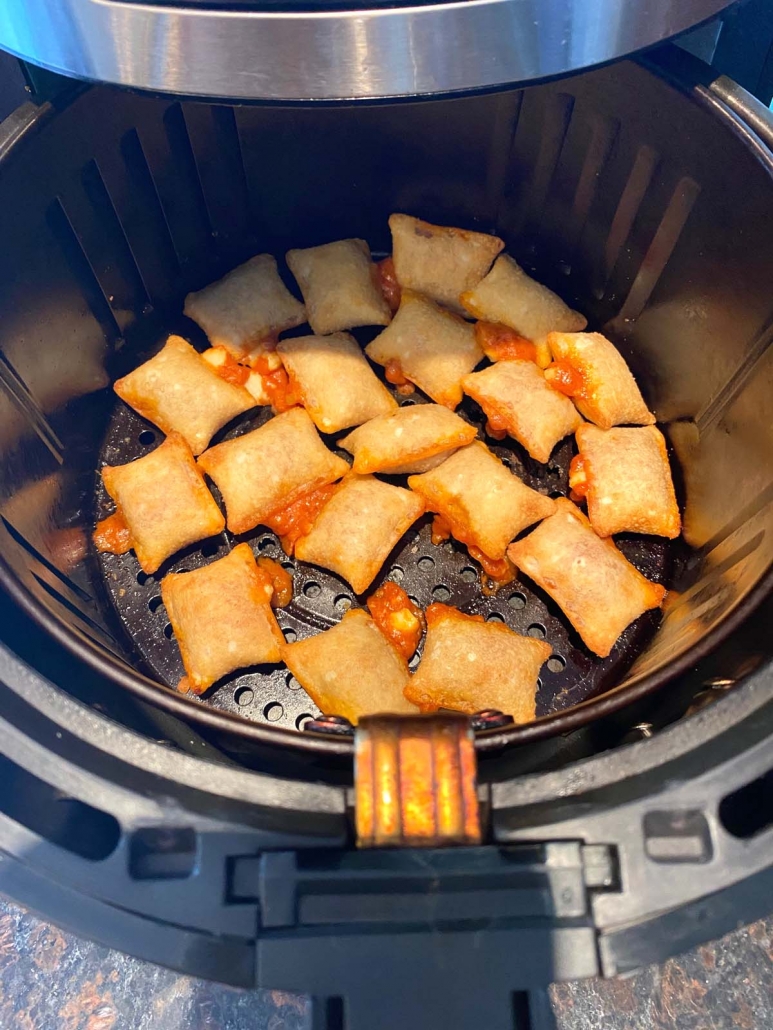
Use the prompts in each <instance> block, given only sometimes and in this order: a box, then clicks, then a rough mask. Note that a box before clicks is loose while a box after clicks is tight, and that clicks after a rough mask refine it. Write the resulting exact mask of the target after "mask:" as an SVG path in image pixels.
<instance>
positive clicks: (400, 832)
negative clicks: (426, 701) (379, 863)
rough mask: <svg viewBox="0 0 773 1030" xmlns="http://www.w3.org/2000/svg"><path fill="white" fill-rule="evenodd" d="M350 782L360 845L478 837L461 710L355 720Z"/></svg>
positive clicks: (469, 737)
mask: <svg viewBox="0 0 773 1030" xmlns="http://www.w3.org/2000/svg"><path fill="white" fill-rule="evenodd" d="M354 783H355V826H356V832H357V844H358V846H359V847H361V848H383V847H414V848H415V847H438V846H442V845H446V844H479V843H480V840H481V823H480V806H479V803H478V793H477V762H476V758H475V742H474V735H473V729H472V726H471V723H470V720H469V719H468V718H466V717H465V716H461V715H453V714H448V715H445V714H443V715H436V716H433V717H431V718H429V717H426V716H396V715H395V716H389V715H377V716H368V717H366V718H363V719H361V720H360V723H359V725H358V727H357V732H356V735H355V781H354Z"/></svg>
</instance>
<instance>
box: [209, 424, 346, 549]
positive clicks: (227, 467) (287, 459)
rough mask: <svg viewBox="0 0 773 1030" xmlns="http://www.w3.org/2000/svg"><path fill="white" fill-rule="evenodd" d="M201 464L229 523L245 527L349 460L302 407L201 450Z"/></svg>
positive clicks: (335, 474) (340, 470) (328, 479)
mask: <svg viewBox="0 0 773 1030" xmlns="http://www.w3.org/2000/svg"><path fill="white" fill-rule="evenodd" d="M199 467H200V468H201V469H203V471H204V472H206V473H207V475H208V476H210V477H211V478H212V479H213V480H214V481H215V483H216V484H217V488H218V490H219V491H220V493H221V494H222V495H223V500H224V501H225V510H226V514H227V516H228V528H229V529H230V530H231V532H232V533H246V532H247V530H248V529H252V528H253V527H254V526H257V525H258V523H260V522H264V520H265V519H267V518H268V517H269V516H270V515H272V514H273V513H274V512H275V511H278V510H279V509H280V508H286V507H287V506H288V505H289V504H292V503H293V501H295V500H297V499H298V498H299V497H300V496H301V495H302V494H305V493H310V492H311V491H312V490H316V488H317V487H318V486H324V485H325V484H326V483H332V482H333V481H334V480H336V479H340V478H341V476H343V475H344V474H345V473H346V472H348V471H349V465H348V464H347V462H345V461H344V460H343V458H339V457H338V455H336V454H333V452H332V451H329V450H328V449H327V447H325V445H324V443H323V442H322V441H321V440H320V438H319V434H318V433H317V430H316V429H315V428H314V423H313V422H312V421H311V419H310V418H309V416H308V414H307V413H306V412H305V411H304V410H303V408H291V409H290V411H286V412H285V413H284V414H282V415H276V416H275V417H274V418H272V419H270V420H269V421H268V422H266V423H265V425H262V426H261V427H260V428H259V429H253V430H252V432H251V433H245V434H244V436H237V437H236V439H234V440H226V441H225V443H220V444H218V445H217V446H216V447H212V448H210V449H209V450H208V451H205V453H204V454H202V455H201V457H200V458H199Z"/></svg>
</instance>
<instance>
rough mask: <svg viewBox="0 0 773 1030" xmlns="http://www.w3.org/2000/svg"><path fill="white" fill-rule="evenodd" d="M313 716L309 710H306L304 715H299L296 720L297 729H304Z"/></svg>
mask: <svg viewBox="0 0 773 1030" xmlns="http://www.w3.org/2000/svg"><path fill="white" fill-rule="evenodd" d="M313 718H314V716H313V715H309V713H308V712H304V713H303V714H302V715H299V716H298V718H297V719H296V720H295V728H296V730H302V729H303V727H304V726H305V725H306V723H307V722H311V721H312V719H313Z"/></svg>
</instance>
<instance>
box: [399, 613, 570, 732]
mask: <svg viewBox="0 0 773 1030" xmlns="http://www.w3.org/2000/svg"><path fill="white" fill-rule="evenodd" d="M551 650H552V649H551V647H550V644H548V643H546V642H545V641H544V640H535V639H534V638H533V637H522V636H520V634H518V633H514V632H513V631H512V630H511V629H508V627H507V626H504V625H502V623H498V622H483V620H482V618H481V616H479V615H478V616H470V615H464V614H463V613H462V612H460V611H458V610H457V609H456V608H451V607H449V606H448V605H445V604H431V605H430V606H429V608H428V609H427V639H426V640H425V642H424V653H423V655H422V659H421V662H420V664H419V668H418V669H417V670H416V672H415V674H414V675H413V676H412V677H411V680H410V682H409V683H408V685H407V687H406V688H405V696H406V697H407V698H408V700H409V701H413V703H414V704H415V705H418V707H419V708H421V710H422V711H425V712H434V711H437V709H438V708H451V709H453V710H455V711H458V712H467V713H468V714H470V715H473V714H474V713H475V712H480V711H483V710H484V709H486V708H496V709H497V710H498V711H500V712H504V713H505V714H506V715H512V717H513V719H514V720H515V721H516V722H517V723H525V722H531V720H532V719H534V717H535V714H536V710H535V708H536V705H535V701H536V694H537V677H538V676H539V671H540V668H541V667H542V664H543V663H544V662H546V661H547V659H548V658H549V657H550V654H551Z"/></svg>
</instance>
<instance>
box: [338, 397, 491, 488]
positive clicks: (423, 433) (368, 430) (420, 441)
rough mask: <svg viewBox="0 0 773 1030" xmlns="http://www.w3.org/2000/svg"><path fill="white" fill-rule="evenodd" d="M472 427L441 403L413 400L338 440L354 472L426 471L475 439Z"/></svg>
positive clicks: (395, 473) (399, 473) (393, 473)
mask: <svg viewBox="0 0 773 1030" xmlns="http://www.w3.org/2000/svg"><path fill="white" fill-rule="evenodd" d="M475 435H476V431H475V427H474V426H471V425H470V423H469V422H465V421H464V419H463V418H459V416H458V415H455V414H454V413H453V411H449V410H448V408H445V407H443V405H442V404H412V405H410V406H408V407H403V408H398V409H397V411H393V412H391V413H390V414H389V415H380V416H379V417H378V418H374V419H372V420H371V421H370V422H366V423H365V425H364V426H360V427H359V428H358V429H355V430H354V431H353V432H351V433H349V434H348V436H345V437H344V438H343V439H342V440H340V441H339V443H340V445H341V447H344V448H345V449H346V450H347V451H350V452H351V453H352V454H353V455H354V465H353V466H352V467H353V469H354V471H355V472H360V473H367V472H386V473H389V474H392V475H403V474H405V475H407V474H410V473H418V472H428V471H429V469H430V468H436V467H437V466H438V465H439V464H440V463H441V462H443V461H445V459H446V458H448V457H450V455H451V454H453V453H454V451H455V450H457V448H459V447H464V446H465V444H468V443H471V442H472V441H473V440H474V439H475Z"/></svg>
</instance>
